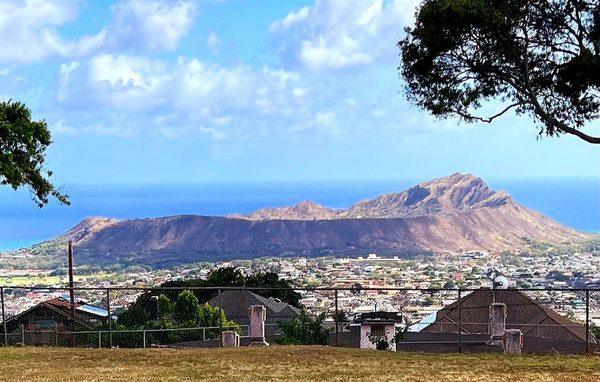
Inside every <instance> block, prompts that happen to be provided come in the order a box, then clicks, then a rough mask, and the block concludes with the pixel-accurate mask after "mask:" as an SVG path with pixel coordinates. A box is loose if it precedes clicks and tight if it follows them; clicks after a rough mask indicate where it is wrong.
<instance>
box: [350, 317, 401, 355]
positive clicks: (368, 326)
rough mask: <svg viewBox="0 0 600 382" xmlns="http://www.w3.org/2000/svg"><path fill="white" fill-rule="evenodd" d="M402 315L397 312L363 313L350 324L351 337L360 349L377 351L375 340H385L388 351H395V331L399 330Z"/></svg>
mask: <svg viewBox="0 0 600 382" xmlns="http://www.w3.org/2000/svg"><path fill="white" fill-rule="evenodd" d="M401 322H402V315H401V314H400V313H397V312H370V313H363V314H361V315H360V316H359V317H357V319H356V320H355V322H353V323H352V324H350V333H351V337H353V338H356V339H357V341H358V344H356V345H354V346H357V347H359V348H360V349H377V343H376V341H373V340H374V339H375V338H377V337H379V338H382V339H385V341H387V343H388V349H387V350H391V351H396V331H397V330H398V328H400V324H401Z"/></svg>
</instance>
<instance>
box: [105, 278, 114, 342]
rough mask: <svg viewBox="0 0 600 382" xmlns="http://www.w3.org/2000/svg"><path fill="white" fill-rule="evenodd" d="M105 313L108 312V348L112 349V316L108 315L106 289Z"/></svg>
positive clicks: (108, 289) (108, 307) (108, 296)
mask: <svg viewBox="0 0 600 382" xmlns="http://www.w3.org/2000/svg"><path fill="white" fill-rule="evenodd" d="M106 311H107V312H108V348H109V349H112V347H113V342H112V314H111V313H110V288H106Z"/></svg>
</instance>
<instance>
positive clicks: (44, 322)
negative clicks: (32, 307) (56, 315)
mask: <svg viewBox="0 0 600 382" xmlns="http://www.w3.org/2000/svg"><path fill="white" fill-rule="evenodd" d="M35 324H36V326H37V327H38V328H39V329H42V330H47V329H53V328H54V320H52V319H38V320H36V321H35Z"/></svg>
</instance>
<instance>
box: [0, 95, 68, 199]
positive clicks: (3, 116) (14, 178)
mask: <svg viewBox="0 0 600 382" xmlns="http://www.w3.org/2000/svg"><path fill="white" fill-rule="evenodd" d="M51 142H52V140H51V136H50V130H48V126H47V124H46V122H45V121H43V120H42V121H32V120H31V110H29V108H27V106H25V105H24V104H22V103H21V102H14V101H4V102H0V184H2V185H3V186H9V187H12V188H13V189H14V190H16V189H18V188H21V187H28V188H29V190H30V191H31V196H32V199H33V200H34V202H35V203H37V204H38V206H40V207H43V206H45V205H46V204H47V203H48V198H49V196H53V197H55V198H56V199H57V200H58V201H59V202H60V203H62V204H67V205H68V204H70V202H69V198H68V196H67V195H65V194H63V193H61V192H60V191H59V190H58V189H57V188H56V187H55V186H54V185H53V184H52V183H51V182H50V180H49V178H50V177H51V176H52V171H50V170H48V169H46V168H45V167H44V163H45V160H46V158H45V155H46V149H47V148H48V146H49V145H50V143H51Z"/></svg>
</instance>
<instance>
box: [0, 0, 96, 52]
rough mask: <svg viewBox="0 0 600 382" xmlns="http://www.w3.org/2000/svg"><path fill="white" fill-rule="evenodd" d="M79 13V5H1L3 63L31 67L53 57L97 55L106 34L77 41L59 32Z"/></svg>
mask: <svg viewBox="0 0 600 382" xmlns="http://www.w3.org/2000/svg"><path fill="white" fill-rule="evenodd" d="M77 13H78V2H77V1H67V0H21V1H14V2H10V1H0V36H2V39H0V62H13V63H28V62H33V61H37V60H42V59H45V58H47V57H51V56H59V57H79V56H84V55H86V54H89V53H90V52H93V51H95V50H96V49H98V47H99V46H101V45H103V44H104V39H105V38H106V31H105V30H102V31H100V32H99V33H98V34H95V35H86V36H82V37H81V38H79V39H77V40H74V41H67V40H65V39H63V38H62V36H61V35H60V33H59V32H58V28H59V27H60V26H61V25H64V24H66V23H68V22H70V21H72V20H73V19H74V18H75V17H76V16H77Z"/></svg>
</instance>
